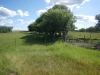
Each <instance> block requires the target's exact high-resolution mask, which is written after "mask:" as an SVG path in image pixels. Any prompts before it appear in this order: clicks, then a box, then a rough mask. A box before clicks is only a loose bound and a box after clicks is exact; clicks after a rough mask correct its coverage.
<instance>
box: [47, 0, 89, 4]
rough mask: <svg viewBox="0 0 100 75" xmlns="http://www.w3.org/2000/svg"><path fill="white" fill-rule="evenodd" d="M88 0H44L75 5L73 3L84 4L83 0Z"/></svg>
mask: <svg viewBox="0 0 100 75" xmlns="http://www.w3.org/2000/svg"><path fill="white" fill-rule="evenodd" d="M88 1H90V0H45V2H46V3H50V2H52V3H54V4H56V3H60V4H66V5H75V4H84V3H85V2H88Z"/></svg>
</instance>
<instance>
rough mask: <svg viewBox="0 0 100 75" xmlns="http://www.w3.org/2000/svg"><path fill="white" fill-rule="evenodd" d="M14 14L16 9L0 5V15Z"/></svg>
mask: <svg viewBox="0 0 100 75" xmlns="http://www.w3.org/2000/svg"><path fill="white" fill-rule="evenodd" d="M16 15H17V13H16V11H13V10H10V9H7V8H4V7H0V17H14V16H16Z"/></svg>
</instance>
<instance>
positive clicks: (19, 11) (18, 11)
mask: <svg viewBox="0 0 100 75" xmlns="http://www.w3.org/2000/svg"><path fill="white" fill-rule="evenodd" d="M17 13H18V15H20V16H21V17H24V16H29V13H28V11H24V12H23V11H22V10H20V9H19V10H17Z"/></svg>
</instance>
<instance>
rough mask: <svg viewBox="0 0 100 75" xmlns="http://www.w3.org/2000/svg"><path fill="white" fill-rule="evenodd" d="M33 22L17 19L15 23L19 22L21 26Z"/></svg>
mask: <svg viewBox="0 0 100 75" xmlns="http://www.w3.org/2000/svg"><path fill="white" fill-rule="evenodd" d="M34 21H35V20H29V21H24V20H22V19H18V20H17V22H20V23H21V25H29V24H31V23H33V22H34Z"/></svg>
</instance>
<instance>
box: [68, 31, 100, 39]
mask: <svg viewBox="0 0 100 75" xmlns="http://www.w3.org/2000/svg"><path fill="white" fill-rule="evenodd" d="M68 34H69V35H71V36H73V37H76V38H84V36H85V38H90V37H91V39H100V33H89V32H72V31H70V32H69V33H68Z"/></svg>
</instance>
